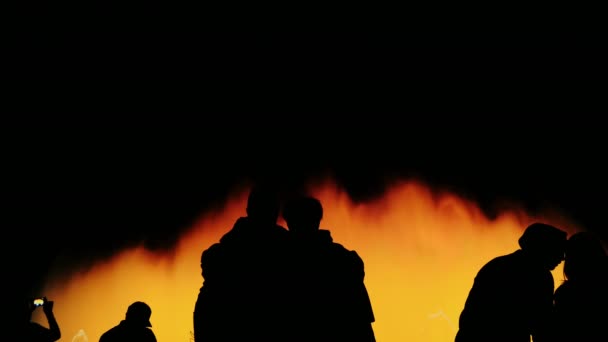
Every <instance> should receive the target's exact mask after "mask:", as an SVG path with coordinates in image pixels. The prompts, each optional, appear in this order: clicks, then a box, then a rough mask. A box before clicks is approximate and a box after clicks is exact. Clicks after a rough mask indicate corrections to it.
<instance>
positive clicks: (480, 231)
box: [35, 182, 578, 342]
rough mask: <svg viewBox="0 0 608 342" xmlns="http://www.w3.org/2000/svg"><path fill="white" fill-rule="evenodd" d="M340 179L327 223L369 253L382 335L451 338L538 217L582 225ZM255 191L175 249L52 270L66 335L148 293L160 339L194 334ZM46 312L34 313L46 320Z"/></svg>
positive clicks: (98, 329) (321, 193)
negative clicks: (214, 250) (224, 251)
mask: <svg viewBox="0 0 608 342" xmlns="http://www.w3.org/2000/svg"><path fill="white" fill-rule="evenodd" d="M334 184H335V183H333V182H327V183H324V184H323V185H320V186H315V187H313V189H311V193H312V194H313V195H315V196H317V197H318V198H319V199H320V200H321V202H322V203H323V206H324V210H325V215H324V219H323V221H322V228H325V229H329V230H331V232H332V235H333V237H334V240H335V241H337V242H339V243H342V244H343V245H344V246H346V247H347V248H349V249H353V250H356V251H357V252H358V253H359V255H360V256H361V257H362V258H363V260H364V261H365V269H366V277H365V283H366V285H367V288H368V291H369V294H370V297H371V300H372V304H373V307H374V311H375V315H376V322H375V323H374V330H375V332H376V337H377V340H378V341H382V342H397V341H399V342H401V341H412V342H418V341H419V342H452V341H453V339H454V334H455V333H456V329H457V324H458V316H459V314H460V311H461V309H462V306H463V304H464V301H465V299H466V296H467V294H468V291H469V289H470V287H471V285H472V281H473V278H474V277H475V274H476V273H477V271H478V270H479V268H480V267H481V266H482V265H483V264H484V263H485V262H487V261H489V260H490V259H491V258H493V257H495V256H498V255H502V254H507V253H510V252H512V251H514V250H516V249H517V248H518V245H517V239H518V238H519V236H520V235H521V233H522V231H523V229H524V228H525V227H526V226H527V225H528V224H529V223H531V222H533V221H537V220H538V221H544V222H547V223H550V224H554V225H557V226H559V227H562V228H563V229H565V230H567V231H568V232H569V233H574V232H575V231H577V230H578V229H577V228H575V227H574V226H572V225H570V224H568V222H567V221H566V220H565V219H562V218H559V217H558V216H557V215H553V214H546V215H548V216H543V217H531V216H529V215H528V214H526V213H525V212H523V211H521V210H513V211H505V212H503V213H502V214H501V215H499V217H498V218H496V219H494V220H490V219H488V218H487V217H486V216H484V214H483V213H482V212H481V211H480V209H479V208H478V207H477V206H476V205H475V204H474V203H470V202H468V201H466V200H463V199H462V198H460V197H458V196H456V195H454V194H450V193H437V192H434V191H431V190H430V189H429V188H428V187H426V186H425V185H424V184H421V183H416V182H404V183H400V184H397V185H394V186H393V187H392V188H391V190H390V191H388V192H387V193H386V194H385V195H384V196H383V197H382V198H381V199H379V200H376V201H373V202H369V203H364V204H354V203H353V202H352V201H351V200H350V198H349V197H348V195H347V194H346V193H345V192H343V191H342V190H341V189H339V188H337V187H336V186H335V185H334ZM247 193H248V189H244V190H243V191H242V192H238V193H236V194H235V195H234V196H233V197H232V199H231V200H230V201H228V203H226V205H225V206H224V207H223V208H222V209H218V210H215V211H214V212H209V213H206V214H204V215H203V216H202V218H201V219H200V220H199V221H198V223H197V224H195V225H194V226H193V227H192V229H190V230H189V231H188V232H187V233H184V234H183V236H182V237H181V239H180V240H179V243H178V244H177V246H175V248H174V252H173V254H172V255H158V254H153V253H150V252H148V251H146V250H145V249H143V248H135V249H129V250H125V251H123V252H122V253H120V254H117V255H115V256H113V257H112V258H110V259H107V260H104V261H100V262H99V263H97V264H96V265H95V266H94V267H92V268H91V269H89V270H87V271H86V272H83V271H80V272H78V273H76V274H73V275H71V277H69V278H60V277H59V276H53V275H51V277H50V279H49V281H48V283H47V286H46V289H45V292H44V295H46V296H48V298H49V299H51V300H54V301H55V313H56V317H57V319H58V322H59V324H60V327H61V330H62V335H63V337H62V338H61V341H72V340H74V341H76V340H78V341H86V340H87V338H85V337H84V335H86V336H88V340H89V341H95V342H96V341H98V340H99V337H100V336H101V334H102V333H103V332H104V331H105V330H107V329H109V328H111V327H112V326H114V325H116V324H117V323H118V322H119V321H120V320H121V319H123V318H124V315H125V312H126V309H127V306H128V305H129V304H131V303H132V302H134V301H136V300H141V301H145V302H147V303H148V304H149V305H150V306H151V307H152V317H151V322H152V325H153V328H152V329H153V330H154V332H155V334H156V337H157V339H158V341H159V342H189V341H190V340H191V331H192V310H193V307H194V302H195V300H196V297H197V294H198V290H199V288H200V286H201V283H202V280H203V279H202V277H201V272H200V266H199V260H200V255H201V252H202V251H203V250H204V249H206V248H207V247H209V246H210V245H211V244H212V243H214V242H216V241H218V239H219V238H220V237H221V236H222V235H223V234H224V233H226V232H227V231H228V229H230V228H231V227H232V224H233V223H234V221H235V219H236V218H237V217H239V216H243V215H244V214H245V210H244V208H245V202H246V197H247ZM281 223H283V222H281ZM561 272H562V268H561V265H560V266H559V267H558V268H557V269H556V270H555V271H554V273H553V274H554V278H555V280H556V286H557V285H559V283H560V281H561V280H562V273H561ZM39 311H41V310H37V313H36V315H35V320H36V321H38V322H40V323H42V324H43V325H45V326H46V321H45V320H44V317H43V315H42V314H41V313H40V312H39ZM268 324H272V322H268ZM77 335H78V336H77Z"/></svg>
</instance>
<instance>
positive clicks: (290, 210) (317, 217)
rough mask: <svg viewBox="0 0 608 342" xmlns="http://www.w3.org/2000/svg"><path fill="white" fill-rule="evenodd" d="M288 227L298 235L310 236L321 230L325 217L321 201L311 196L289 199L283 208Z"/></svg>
mask: <svg viewBox="0 0 608 342" xmlns="http://www.w3.org/2000/svg"><path fill="white" fill-rule="evenodd" d="M283 218H284V219H285V222H286V223H287V229H289V231H290V232H292V233H294V234H296V235H298V236H309V235H312V234H314V233H315V232H316V231H318V230H319V226H320V224H321V220H322V219H323V206H322V205H321V202H320V201H319V200H318V199H316V198H314V197H309V196H301V197H297V198H293V199H291V200H289V201H288V202H287V203H286V204H285V208H284V209H283Z"/></svg>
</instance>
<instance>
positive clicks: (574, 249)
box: [564, 232, 608, 281]
mask: <svg viewBox="0 0 608 342" xmlns="http://www.w3.org/2000/svg"><path fill="white" fill-rule="evenodd" d="M606 273H608V255H607V254H606V250H605V249H604V247H603V246H602V242H601V240H600V239H599V238H598V237H597V236H595V235H594V234H592V233H590V232H579V233H576V234H574V235H572V236H571V237H570V238H569V239H568V242H567V243H566V258H565V261H564V278H565V279H566V280H575V281H576V280H579V279H580V280H585V279H593V278H595V275H602V276H606V275H607V274H606Z"/></svg>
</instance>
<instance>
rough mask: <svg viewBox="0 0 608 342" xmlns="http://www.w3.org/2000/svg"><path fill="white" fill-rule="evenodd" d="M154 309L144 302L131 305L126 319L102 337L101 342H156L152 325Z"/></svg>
mask: <svg viewBox="0 0 608 342" xmlns="http://www.w3.org/2000/svg"><path fill="white" fill-rule="evenodd" d="M151 315H152V309H150V307H149V306H148V304H146V303H144V302H134V303H133V304H131V305H129V308H128V309H127V313H126V315H125V319H123V320H122V321H120V323H119V324H118V325H116V326H115V327H113V328H111V329H110V330H108V331H106V332H105V333H103V335H101V337H100V338H99V342H156V336H155V335H154V332H153V331H152V329H150V328H151V327H152V324H151V323H150V316H151Z"/></svg>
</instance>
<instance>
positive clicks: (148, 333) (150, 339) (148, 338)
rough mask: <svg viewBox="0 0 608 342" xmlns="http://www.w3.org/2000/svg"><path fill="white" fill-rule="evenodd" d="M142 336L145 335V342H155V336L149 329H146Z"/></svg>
mask: <svg viewBox="0 0 608 342" xmlns="http://www.w3.org/2000/svg"><path fill="white" fill-rule="evenodd" d="M144 334H145V335H146V342H156V335H155V334H154V331H152V329H150V328H146V329H145V332H144Z"/></svg>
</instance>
